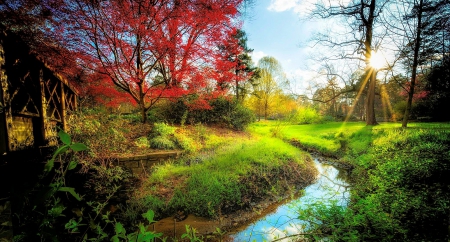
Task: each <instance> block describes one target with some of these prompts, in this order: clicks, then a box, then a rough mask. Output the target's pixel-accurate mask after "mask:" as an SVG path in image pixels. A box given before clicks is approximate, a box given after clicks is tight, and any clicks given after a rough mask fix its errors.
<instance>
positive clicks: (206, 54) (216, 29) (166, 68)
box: [58, 0, 243, 111]
mask: <svg viewBox="0 0 450 242" xmlns="http://www.w3.org/2000/svg"><path fill="white" fill-rule="evenodd" d="M242 1H243V0H221V1H218V0H162V1H134V0H110V1H85V0H68V1H67V4H66V8H65V10H64V12H66V13H68V14H67V15H65V17H64V18H61V25H60V26H59V32H58V33H60V34H61V35H60V40H61V41H62V42H63V43H64V44H65V46H68V47H69V48H70V49H71V50H72V51H73V52H74V53H77V55H76V58H77V61H78V62H79V63H81V64H82V65H83V66H84V67H86V68H89V69H91V70H100V71H101V73H102V74H105V75H107V76H109V78H110V80H112V81H113V83H114V84H115V85H116V86H117V87H119V88H120V89H122V90H124V91H125V92H127V93H128V94H129V95H130V96H131V97H132V98H133V99H134V100H135V101H136V102H137V103H138V104H139V105H140V107H141V108H142V109H144V110H145V111H146V110H148V109H149V108H150V107H151V106H152V105H153V104H154V103H155V102H156V101H157V100H158V99H160V98H176V97H180V96H183V95H187V94H192V93H196V94H198V93H200V92H209V93H211V92H215V91H216V90H211V87H212V86H211V83H214V82H216V83H223V82H231V81H234V80H235V78H234V76H233V78H232V77H231V75H232V72H230V70H233V69H236V68H238V67H237V66H236V65H235V61H234V60H233V59H229V58H228V59H227V58H222V57H224V56H223V55H222V54H223V49H220V48H218V47H219V46H223V45H226V46H227V52H228V53H233V51H235V52H239V47H238V45H236V43H229V42H230V40H231V39H232V38H231V37H232V35H233V33H235V31H236V29H237V28H238V27H239V24H238V23H237V22H236V21H235V20H233V18H235V17H237V15H238V11H237V9H238V7H239V5H240V4H241V3H242ZM102 80H105V79H102ZM92 86H95V85H92ZM105 88H107V85H105ZM97 89H101V87H100V86H98V88H97ZM219 91H222V90H219Z"/></svg>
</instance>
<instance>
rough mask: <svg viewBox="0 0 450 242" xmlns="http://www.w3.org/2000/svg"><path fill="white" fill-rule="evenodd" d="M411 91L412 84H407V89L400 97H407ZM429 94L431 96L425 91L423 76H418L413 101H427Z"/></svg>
mask: <svg viewBox="0 0 450 242" xmlns="http://www.w3.org/2000/svg"><path fill="white" fill-rule="evenodd" d="M410 89H411V82H407V83H405V89H404V90H402V92H401V93H400V95H401V96H404V97H407V96H408V93H409V90H410ZM428 94H429V91H426V90H425V84H424V83H423V80H422V78H421V76H417V77H416V82H415V85H414V95H413V100H414V101H417V100H421V99H425V98H426V97H427V96H428Z"/></svg>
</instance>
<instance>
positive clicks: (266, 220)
mask: <svg viewBox="0 0 450 242" xmlns="http://www.w3.org/2000/svg"><path fill="white" fill-rule="evenodd" d="M314 164H315V166H316V167H317V170H318V171H319V175H318V179H317V180H316V182H315V183H314V184H312V185H310V186H308V187H307V188H306V189H305V192H304V194H303V195H302V196H301V197H299V198H296V199H292V200H290V201H288V202H286V203H285V204H283V205H281V206H279V207H278V208H277V209H276V210H274V212H273V213H270V214H268V215H266V216H265V217H263V218H261V219H259V220H257V221H256V222H254V223H252V224H249V225H248V226H247V227H246V228H243V230H241V231H239V232H237V233H235V234H234V235H231V237H232V238H233V240H234V241H272V240H274V239H276V238H283V237H286V236H289V235H293V234H298V233H301V231H302V226H303V225H304V224H305V223H304V222H302V221H301V220H298V219H296V217H297V215H296V214H297V213H296V208H298V207H299V206H300V205H302V206H305V205H307V204H309V203H314V202H315V201H321V202H325V203H326V202H327V201H331V200H337V201H338V203H339V204H340V205H343V206H345V205H347V202H348V200H349V198H350V192H349V190H348V183H347V182H346V181H345V179H346V177H347V174H346V171H342V170H338V169H337V168H335V167H333V166H331V165H327V164H324V163H321V162H319V161H318V159H317V158H314Z"/></svg>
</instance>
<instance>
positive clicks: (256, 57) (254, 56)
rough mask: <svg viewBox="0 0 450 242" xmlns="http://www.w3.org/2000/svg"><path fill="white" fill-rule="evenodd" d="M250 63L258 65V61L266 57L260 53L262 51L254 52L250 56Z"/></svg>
mask: <svg viewBox="0 0 450 242" xmlns="http://www.w3.org/2000/svg"><path fill="white" fill-rule="evenodd" d="M251 56H252V61H253V62H254V63H255V65H257V64H258V61H259V59H261V58H263V57H264V56H266V53H264V52H262V51H254V52H253V53H252V54H251Z"/></svg>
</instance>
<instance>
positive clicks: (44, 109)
mask: <svg viewBox="0 0 450 242" xmlns="http://www.w3.org/2000/svg"><path fill="white" fill-rule="evenodd" d="M39 84H40V85H41V107H40V108H41V110H39V111H40V118H41V132H42V138H43V139H44V140H45V141H48V137H47V133H46V130H47V127H48V124H47V122H48V121H47V98H46V97H45V80H44V70H43V69H40V70H39Z"/></svg>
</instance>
